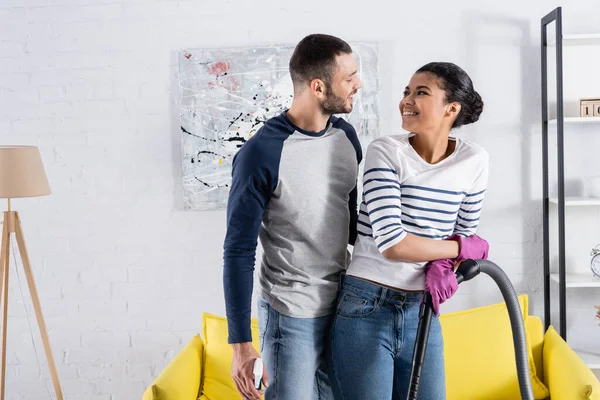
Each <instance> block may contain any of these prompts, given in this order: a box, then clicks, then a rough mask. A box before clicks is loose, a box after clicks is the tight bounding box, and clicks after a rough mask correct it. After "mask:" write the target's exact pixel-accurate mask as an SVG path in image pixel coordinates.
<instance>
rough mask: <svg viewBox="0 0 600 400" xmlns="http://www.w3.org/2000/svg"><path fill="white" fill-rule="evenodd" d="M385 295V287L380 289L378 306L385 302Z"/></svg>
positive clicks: (386, 291) (386, 289)
mask: <svg viewBox="0 0 600 400" xmlns="http://www.w3.org/2000/svg"><path fill="white" fill-rule="evenodd" d="M387 293H388V288H386V287H382V288H381V293H380V294H379V301H378V303H379V305H382V304H383V303H384V302H385V298H386V297H387Z"/></svg>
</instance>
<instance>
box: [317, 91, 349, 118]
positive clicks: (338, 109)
mask: <svg viewBox="0 0 600 400" xmlns="http://www.w3.org/2000/svg"><path fill="white" fill-rule="evenodd" d="M326 88H327V95H326V96H325V100H323V102H322V103H321V111H322V112H323V114H348V113H350V112H351V111H352V104H350V105H349V106H346V99H344V98H342V97H339V96H336V94H335V93H333V89H332V88H331V85H330V84H326Z"/></svg>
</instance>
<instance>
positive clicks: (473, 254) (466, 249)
mask: <svg viewBox="0 0 600 400" xmlns="http://www.w3.org/2000/svg"><path fill="white" fill-rule="evenodd" d="M448 240H455V241H457V242H458V247H459V250H458V257H456V261H457V262H462V261H464V260H467V259H473V260H482V259H483V260H485V259H487V257H488V252H489V249H490V245H489V244H488V242H487V241H486V240H485V239H483V238H481V237H479V236H477V235H471V236H469V237H464V236H460V235H452V236H450V237H449V238H448Z"/></svg>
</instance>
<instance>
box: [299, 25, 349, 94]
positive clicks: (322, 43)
mask: <svg viewBox="0 0 600 400" xmlns="http://www.w3.org/2000/svg"><path fill="white" fill-rule="evenodd" d="M351 53H352V48H351V47H350V45H349V44H348V43H346V42H345V41H343V40H342V39H340V38H338V37H335V36H331V35H324V34H312V35H308V36H306V37H305V38H304V39H302V40H301V41H300V43H298V45H297V46H296V48H295V49H294V53H293V54H292V58H291V59H290V75H291V76H292V82H293V83H294V87H300V86H301V85H303V84H308V83H309V82H311V81H312V80H313V79H320V80H322V81H323V82H325V83H326V84H330V83H331V80H332V78H333V75H334V74H335V70H336V67H337V65H336V57H337V56H339V55H341V54H351Z"/></svg>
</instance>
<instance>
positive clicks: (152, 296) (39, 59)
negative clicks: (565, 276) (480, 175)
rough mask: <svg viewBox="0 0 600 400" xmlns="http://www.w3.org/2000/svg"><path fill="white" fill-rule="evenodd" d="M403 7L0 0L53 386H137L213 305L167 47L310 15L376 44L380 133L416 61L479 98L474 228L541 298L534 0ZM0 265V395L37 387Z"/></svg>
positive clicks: (210, 261) (216, 286) (232, 37)
mask: <svg viewBox="0 0 600 400" xmlns="http://www.w3.org/2000/svg"><path fill="white" fill-rule="evenodd" d="M409 3H410V4H409ZM409 3H397V4H396V3H394V4H395V5H392V3H391V2H384V1H371V2H367V3H365V2H360V1H358V0H352V1H344V2H341V1H330V2H323V1H316V0H308V1H303V2H293V3H289V4H285V3H283V2H276V1H272V0H261V1H259V0H256V1H251V2H250V1H242V0H238V1H233V0H223V1H213V2H208V1H191V0H180V1H175V0H172V1H168V0H0V143H2V144H35V145H39V146H40V148H41V151H42V154H43V158H44V161H45V163H46V168H47V172H48V175H49V178H50V182H51V186H52V189H53V194H52V195H51V196H48V197H43V198H39V199H25V200H19V201H15V202H14V207H15V208H17V209H18V210H20V211H21V215H22V220H23V224H24V231H25V235H26V239H27V243H28V247H29V251H30V254H31V258H32V260H31V261H32V263H33V268H34V271H35V276H36V279H37V284H38V288H39V292H40V297H41V301H42V306H43V309H44V313H45V316H46V322H47V325H48V328H49V330H50V339H51V343H52V348H53V351H54V356H55V359H56V362H57V364H58V369H59V374H60V378H61V383H62V386H63V390H64V393H65V397H66V398H67V399H70V400H73V399H86V400H122V399H127V400H131V399H139V398H141V394H142V392H143V390H144V388H145V387H146V386H147V385H148V384H149V383H150V382H151V380H152V379H153V378H154V377H155V376H156V375H157V374H158V373H159V372H160V371H161V370H162V368H163V367H164V366H165V365H166V364H167V362H168V361H169V360H170V359H171V358H172V357H173V356H174V354H176V352H177V351H178V350H179V349H180V348H181V347H182V346H183V345H184V344H185V343H186V342H187V341H188V340H190V339H191V337H192V335H194V334H195V333H196V332H199V331H200V329H201V320H200V318H201V314H202V312H203V311H208V312H213V313H218V314H224V304H223V295H222V288H221V249H222V241H223V237H224V233H225V227H224V222H225V217H224V213H223V212H203V213H202V212H184V211H182V210H181V204H182V201H181V199H180V198H179V197H178V194H180V193H181V188H180V175H179V165H180V158H179V157H180V148H179V129H178V110H177V103H178V99H177V95H178V87H177V57H176V53H177V51H178V50H181V49H184V48H193V47H204V46H220V45H222V46H230V45H244V44H247V45H251V44H253V43H271V42H277V41H287V42H292V43H293V42H296V41H297V40H299V39H300V38H301V37H302V36H304V35H305V34H307V33H310V32H315V31H321V32H329V33H333V34H337V35H340V36H342V37H344V38H346V39H348V40H381V41H382V43H383V44H382V46H383V47H382V68H381V76H382V87H383V88H382V99H383V100H384V102H383V103H382V107H381V108H382V118H383V122H382V129H383V131H384V132H385V133H392V132H397V131H398V126H399V121H400V119H399V116H398V115H397V111H396V110H397V102H398V100H399V98H400V96H401V93H402V88H403V87H404V85H405V84H406V82H407V81H408V79H409V78H410V75H411V74H412V72H413V71H414V70H415V69H416V68H417V67H419V66H420V65H422V64H423V63H425V62H428V61H432V60H450V61H454V62H457V63H458V64H460V65H462V66H463V67H464V68H465V69H467V71H468V72H469V73H470V74H471V76H472V77H473V79H474V81H475V82H476V85H477V87H478V89H479V90H480V92H481V94H482V96H483V98H484V100H485V102H486V111H485V114H484V115H483V117H482V120H481V121H480V122H479V123H478V124H477V125H476V126H474V127H471V128H469V129H468V130H466V133H465V134H466V135H468V136H469V137H471V138H473V139H475V140H477V141H478V142H480V143H482V144H483V145H484V146H486V147H487V148H488V149H489V151H490V153H491V157H492V172H491V180H490V189H489V197H488V198H489V200H488V203H487V208H486V212H485V217H484V218H485V219H484V223H483V226H482V228H481V234H482V235H483V236H485V237H486V238H488V239H489V241H490V242H491V245H492V253H491V256H492V257H493V258H494V259H495V260H496V261H498V263H500V264H501V265H502V266H504V267H505V268H506V269H507V271H508V272H509V274H510V275H511V278H512V279H513V281H514V283H515V286H516V287H517V289H518V290H519V291H521V292H528V293H531V294H533V295H534V296H533V298H532V306H533V307H534V309H535V312H537V314H541V310H542V305H541V302H540V299H539V292H540V290H541V278H540V277H541V263H540V258H541V231H540V229H541V209H540V204H539V199H540V196H541V178H540V172H541V168H540V162H541V153H540V150H539V144H540V140H539V130H540V127H539V119H540V117H539V108H540V107H539V97H540V94H539V92H540V89H539V82H540V79H539V72H538V71H539V56H538V54H539V50H538V48H539V37H538V35H539V19H540V18H541V17H542V16H543V15H544V14H545V13H546V12H548V11H549V10H550V6H548V5H547V2H545V1H543V0H536V1H530V2H522V1H521V2H517V1H504V2H500V3H499V2H480V1H475V0H471V1H466V2H461V7H462V8H461V9H458V8H455V7H456V4H454V3H452V4H450V3H446V2H444V3H442V2H434V3H433V4H435V3H439V4H437V5H433V4H432V2H420V3H416V2H409ZM564 11H565V29H566V30H568V31H570V32H578V29H580V30H582V31H584V32H585V31H586V29H587V30H589V29H593V27H594V26H595V23H597V21H596V20H595V19H594V18H595V17H594V16H597V15H598V12H599V11H600V8H599V6H598V5H597V1H595V0H586V1H580V2H579V4H578V5H577V6H576V7H574V6H569V7H567V8H566V9H565V10H564ZM580 144H581V143H580ZM571 148H576V146H575V145H573V147H571ZM571 156H572V158H573V159H577V154H576V153H573V154H572V155H571ZM580 164H582V163H578V165H580ZM579 168H585V171H586V173H587V176H594V175H595V176H600V171H598V169H597V168H596V170H595V172H590V168H591V167H590V165H582V166H580V167H579ZM592 170H593V168H592ZM578 172H581V170H580V171H571V173H572V174H574V175H577V173H578ZM590 174H591V175H590ZM523 185H524V186H523ZM13 266H14V264H13ZM11 272H12V273H13V275H11V291H10V296H11V297H10V299H11V303H10V307H11V309H10V318H9V339H8V345H9V347H8V354H7V355H8V363H9V367H8V371H7V376H8V378H7V379H8V380H7V382H8V385H7V393H8V396H7V398H8V399H42V398H47V397H48V394H47V393H48V391H49V392H52V385H51V383H50V381H49V374H48V370H47V367H46V362H45V358H44V354H43V348H42V345H41V341H40V339H39V334H38V332H37V331H36V330H37V325H36V324H35V319H34V317H33V314H32V308H31V305H30V301H29V300H28V298H27V287H26V283H25V280H24V276H23V274H22V272H21V275H20V277H21V287H22V290H23V292H24V294H25V296H26V297H25V302H23V301H22V300H21V297H20V291H19V288H18V286H17V283H18V281H17V279H16V275H15V274H14V269H13V271H11ZM492 301H499V295H498V294H497V291H495V290H494V288H493V287H492V286H491V285H490V284H489V283H484V282H483V281H482V283H481V284H477V285H469V286H465V288H464V289H463V290H461V293H460V295H457V296H456V297H455V298H454V299H453V300H452V301H451V302H450V303H449V304H448V305H447V306H446V310H448V311H449V310H452V309H458V308H463V307H469V306H476V305H480V304H487V303H489V302H492ZM25 310H28V312H29V318H30V320H31V324H32V328H33V329H34V336H33V339H34V341H35V343H36V349H37V357H38V359H39V361H40V363H41V367H39V366H38V364H37V361H36V353H35V351H34V349H33V347H32V346H31V340H32V339H31V336H30V334H29V326H28V322H27V319H26V317H25V316H26V314H25Z"/></svg>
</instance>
